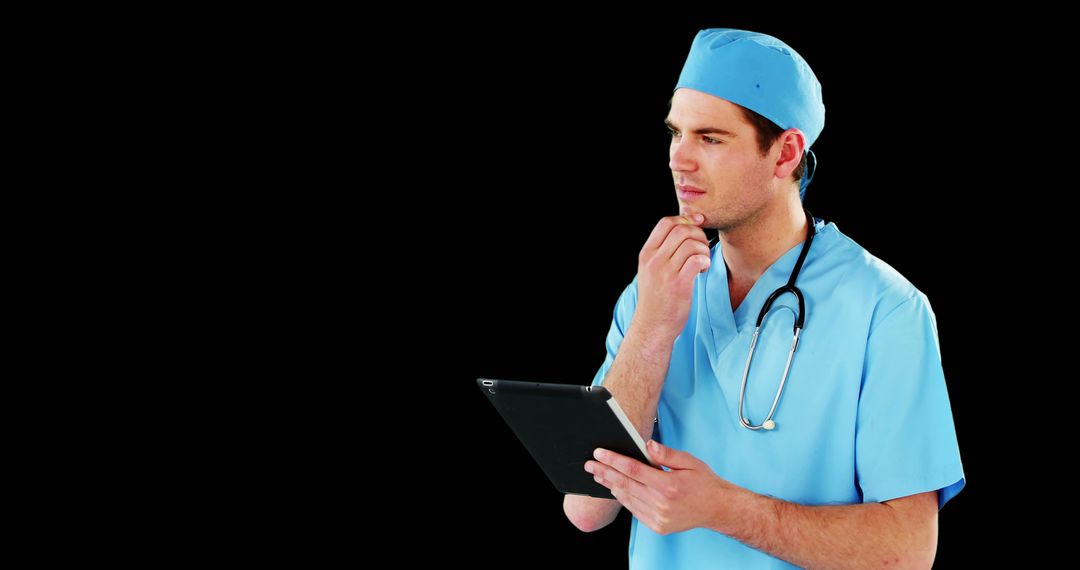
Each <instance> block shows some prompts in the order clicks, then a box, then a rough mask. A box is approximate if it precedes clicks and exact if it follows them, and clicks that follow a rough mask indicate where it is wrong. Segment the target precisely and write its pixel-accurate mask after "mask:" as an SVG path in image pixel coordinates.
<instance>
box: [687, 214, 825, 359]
mask: <svg viewBox="0 0 1080 570" xmlns="http://www.w3.org/2000/svg"><path fill="white" fill-rule="evenodd" d="M814 222H815V223H814V229H815V231H816V232H817V235H816V236H815V238H814V243H813V244H812V245H811V246H810V251H809V252H808V254H807V259H806V261H805V262H803V270H804V271H805V269H806V266H807V265H809V264H810V261H811V259H812V258H815V257H817V256H818V254H820V253H821V252H823V251H824V250H825V249H826V247H827V245H831V244H826V243H825V242H826V241H831V240H823V239H821V238H823V237H827V235H822V234H823V233H826V232H825V230H826V227H827V226H826V225H825V222H824V221H822V220H817V219H815V220H814ZM828 233H831V232H828ZM803 243H804V242H803V241H800V242H799V243H798V244H796V245H795V246H794V247H792V248H791V249H789V250H788V251H786V252H785V253H784V254H783V255H781V256H780V257H779V258H778V259H777V260H776V261H774V262H773V263H772V264H771V265H770V266H769V267H768V268H766V269H765V272H764V273H762V274H761V277H758V279H757V281H755V282H754V285H753V286H752V287H751V288H750V291H748V292H747V293H746V296H745V297H743V300H742V302H741V303H739V308H738V309H736V310H734V311H732V309H731V293H730V291H729V290H728V284H727V282H728V277H727V275H728V270H727V263H726V262H725V261H724V255H723V251H722V248H721V244H720V241H719V240H717V242H716V245H715V246H713V249H712V263H711V265H710V268H709V271H707V272H706V273H705V283H704V293H705V294H704V295H703V296H702V299H701V302H702V305H703V308H704V311H705V315H706V316H707V318H708V321H709V329H710V332H711V333H712V334H711V336H712V341H713V344H712V345H713V347H715V348H716V354H717V355H719V354H721V353H723V352H724V350H725V349H726V348H727V346H728V345H729V344H731V341H733V340H735V338H736V337H738V336H739V335H740V334H742V332H743V330H744V329H746V328H747V327H753V326H754V322H755V321H756V320H757V314H758V312H760V311H761V307H762V306H763V305H764V304H765V301H766V300H767V299H768V298H769V295H771V294H772V292H773V291H775V290H776V289H777V288H778V287H780V286H782V285H784V284H785V283H787V280H788V277H790V276H791V270H792V269H794V267H795V262H796V260H798V259H799V252H800V250H802V246H803Z"/></svg>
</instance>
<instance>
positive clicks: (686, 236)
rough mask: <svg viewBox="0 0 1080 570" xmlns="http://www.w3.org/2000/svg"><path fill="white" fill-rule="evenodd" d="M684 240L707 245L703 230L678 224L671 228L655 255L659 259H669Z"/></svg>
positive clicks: (707, 240) (707, 239) (707, 241)
mask: <svg viewBox="0 0 1080 570" xmlns="http://www.w3.org/2000/svg"><path fill="white" fill-rule="evenodd" d="M686 242H691V243H700V244H701V245H702V246H704V247H705V248H706V249H708V247H709V238H708V237H707V236H706V235H705V230H702V229H701V228H699V227H697V226H678V227H675V228H673V229H672V230H671V233H669V234H668V237H667V239H666V240H664V243H663V244H661V245H660V249H658V250H657V251H656V255H657V256H658V257H660V258H661V259H671V258H673V257H675V252H676V251H678V250H679V248H680V247H682V246H683V244H685V243H686Z"/></svg>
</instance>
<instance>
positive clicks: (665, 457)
mask: <svg viewBox="0 0 1080 570" xmlns="http://www.w3.org/2000/svg"><path fill="white" fill-rule="evenodd" d="M645 447H646V451H648V452H649V459H652V460H653V463H657V464H659V465H663V466H665V467H670V468H672V469H700V468H701V467H702V466H704V465H705V464H704V463H703V462H702V461H701V460H700V459H698V458H697V457H694V456H693V455H691V454H689V453H687V452H685V451H679V450H677V449H672V448H670V447H668V446H666V445H662V444H661V443H660V442H658V441H655V440H652V439H650V440H649V442H648V443H646V444H645Z"/></svg>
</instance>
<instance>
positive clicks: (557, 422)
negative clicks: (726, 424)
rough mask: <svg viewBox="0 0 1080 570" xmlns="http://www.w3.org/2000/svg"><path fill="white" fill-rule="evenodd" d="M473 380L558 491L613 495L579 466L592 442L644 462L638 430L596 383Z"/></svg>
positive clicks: (592, 447) (589, 453) (588, 454)
mask: <svg viewBox="0 0 1080 570" xmlns="http://www.w3.org/2000/svg"><path fill="white" fill-rule="evenodd" d="M476 383H477V385H478V386H480V389H481V391H483V393H484V395H485V396H487V398H488V400H490V401H491V403H492V404H493V405H494V406H495V409H497V410H498V411H499V414H500V415H501V416H502V417H503V419H504V420H506V423H507V424H508V425H509V426H510V429H512V430H513V431H514V434H515V435H517V437H518V439H519V440H521V443H523V444H524V445H525V447H526V449H528V450H529V453H530V454H531V455H532V456H533V459H535V460H536V462H537V463H538V464H540V468H541V469H543V470H544V473H545V474H546V475H547V476H548V479H550V480H551V482H552V483H553V484H554V485H555V488H556V489H558V490H559V491H561V492H563V493H571V494H575V495H589V496H592V497H599V498H603V499H611V498H613V497H612V496H611V493H610V492H609V491H608V489H607V488H606V487H604V486H603V485H601V484H599V483H597V482H596V481H595V480H594V479H593V476H592V475H591V474H589V473H588V472H586V471H585V462H586V461H588V460H590V459H592V458H593V450H595V449H596V448H597V447H603V448H604V449H610V450H611V451H615V452H618V453H621V454H623V455H626V456H628V457H633V458H634V459H637V460H638V461H641V462H642V463H645V464H646V465H648V464H650V461H649V460H648V459H647V456H646V454H645V442H644V441H643V440H642V439H641V435H640V434H639V433H638V432H637V430H636V429H635V428H634V427H633V425H632V424H631V423H630V421H629V420H628V419H627V418H626V415H625V414H624V413H623V412H622V410H621V409H620V408H619V405H618V403H616V402H615V399H614V398H612V397H611V393H610V392H608V391H607V389H605V388H604V387H602V386H596V387H594V386H580V385H574V384H543V383H538V382H517V381H513V380H495V379H491V378H478V379H477V380H476Z"/></svg>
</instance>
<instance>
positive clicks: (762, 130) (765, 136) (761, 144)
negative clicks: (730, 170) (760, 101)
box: [738, 105, 806, 182]
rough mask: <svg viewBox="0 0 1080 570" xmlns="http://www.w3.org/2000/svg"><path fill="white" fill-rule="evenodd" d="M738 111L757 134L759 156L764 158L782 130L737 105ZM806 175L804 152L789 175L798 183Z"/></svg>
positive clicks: (778, 126)
mask: <svg viewBox="0 0 1080 570" xmlns="http://www.w3.org/2000/svg"><path fill="white" fill-rule="evenodd" d="M738 107H739V109H740V110H741V111H742V113H743V117H745V118H746V122H748V123H750V124H751V125H752V126H753V127H754V131H755V132H756V133H757V142H758V148H760V149H761V155H762V156H765V154H766V153H768V152H769V149H770V148H772V145H773V143H774V142H776V139H778V138H780V135H781V134H782V133H783V132H784V129H781V128H780V125H777V124H776V123H774V122H772V121H770V120H769V119H766V118H765V117H763V116H761V115H759V114H757V113H755V112H754V111H751V110H750V109H747V108H746V107H743V106H742V105H738ZM805 174H806V151H805V150H804V151H803V155H802V160H800V161H799V166H797V167H796V168H795V170H794V171H793V172H792V173H791V178H792V179H793V180H795V182H798V181H800V180H802V177H803V176H804V175H805Z"/></svg>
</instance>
